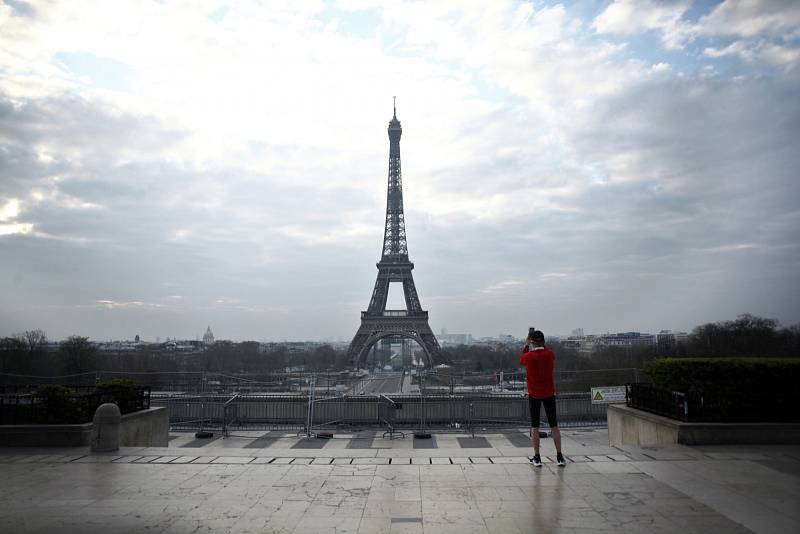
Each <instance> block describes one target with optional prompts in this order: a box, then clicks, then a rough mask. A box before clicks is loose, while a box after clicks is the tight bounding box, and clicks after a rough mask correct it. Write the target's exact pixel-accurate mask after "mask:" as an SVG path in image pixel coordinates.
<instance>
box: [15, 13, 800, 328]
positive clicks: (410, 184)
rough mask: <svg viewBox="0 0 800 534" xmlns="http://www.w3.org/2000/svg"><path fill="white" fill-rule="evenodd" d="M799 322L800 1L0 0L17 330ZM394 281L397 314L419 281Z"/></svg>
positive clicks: (689, 325) (663, 325)
mask: <svg viewBox="0 0 800 534" xmlns="http://www.w3.org/2000/svg"><path fill="white" fill-rule="evenodd" d="M393 95H397V106H398V118H399V119H400V120H401V121H402V125H403V139H402V142H401V153H402V162H403V179H404V196H405V208H406V221H407V231H408V241H409V254H410V256H411V259H412V261H414V262H415V264H416V269H415V271H414V275H415V281H416V284H417V289H418V290H419V293H420V298H421V301H422V305H423V307H424V308H425V309H427V310H428V311H429V312H430V322H431V327H432V328H433V329H434V331H436V332H439V331H440V329H441V328H447V329H448V331H449V332H453V333H458V332H470V333H472V334H473V335H475V336H486V335H497V334H500V333H513V334H519V335H522V334H523V333H524V332H525V331H526V329H527V327H528V326H529V325H536V326H538V327H540V328H542V329H544V330H545V332H546V333H569V332H570V330H572V329H573V328H576V327H583V328H584V330H586V331H587V332H598V333H599V332H607V331H609V332H616V331H629V330H639V331H657V330H659V329H667V328H669V329H684V330H685V329H690V328H692V327H693V326H695V325H697V324H700V323H704V322H709V321H718V320H726V319H732V318H734V317H735V316H736V315H738V314H741V313H746V312H747V313H753V314H757V315H761V316H766V317H772V318H776V319H778V320H780V321H781V323H783V324H785V325H789V324H794V323H797V322H798V321H800V249H799V248H798V247H799V246H800V242H799V241H798V237H797V236H798V230H800V185H798V180H800V176H799V175H798V174H800V173H799V172H798V169H800V142H798V141H799V140H800V98H799V96H800V3H798V2H794V1H792V0H788V1H785V2H781V1H771V0H761V1H756V0H751V1H731V0H726V1H725V2H722V3H711V2H709V3H707V2H699V1H695V2H691V1H688V0H687V1H678V2H662V1H652V2H649V1H646V0H637V1H635V2H634V1H631V0H617V1H614V2H611V3H601V2H594V1H583V0H578V1H576V2H573V3H551V2H541V1H533V2H529V1H507V0H492V1H491V2H473V3H469V2H464V1H462V0H453V1H442V2H439V1H437V2H403V1H395V0H375V1H372V0H339V1H331V2H313V1H305V0H304V1H302V2H251V1H247V0H242V1H235V2H223V1H217V0H205V1H200V0H187V1H168V0H167V1H161V2H156V1H145V0H142V1H127V0H115V1H113V2H108V1H106V0H99V1H96V2H92V1H89V0H82V1H80V2H44V1H43V2H33V1H30V2H29V1H22V0H4V1H0V295H1V296H0V335H9V334H13V333H16V332H20V331H23V330H27V329H33V328H42V329H44V330H45V331H46V332H47V334H48V336H49V337H50V338H51V339H60V338H62V337H64V336H67V335H71V334H81V335H87V336H90V337H92V338H94V339H99V340H102V339H111V338H114V339H124V338H128V339H130V338H133V336H134V335H136V334H139V335H141V336H142V338H144V339H150V340H154V339H155V338H156V337H161V338H162V339H163V338H165V337H166V336H170V337H180V338H195V337H196V336H198V335H202V333H203V331H204V330H205V328H206V326H207V325H211V327H212V329H213V330H214V333H215V334H216V336H217V337H218V338H225V339H233V340H242V339H255V340H280V339H290V340H291V339H323V338H334V339H335V338H342V339H345V340H348V339H350V338H351V337H352V335H353V334H354V333H355V330H356V328H357V326H358V323H359V312H360V310H363V309H365V308H366V306H367V304H368V301H369V297H370V294H371V291H372V287H373V284H374V282H375V275H376V273H377V271H376V269H375V262H376V261H377V260H378V259H379V256H380V252H381V242H382V238H383V226H382V223H383V217H384V212H385V206H386V173H387V168H388V148H389V146H388V137H387V134H386V127H387V123H388V121H389V119H391V113H392V96H393ZM395 289H396V288H393V290H392V294H391V295H390V300H392V301H393V302H394V301H396V300H397V299H398V294H399V293H400V291H395Z"/></svg>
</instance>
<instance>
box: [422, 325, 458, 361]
mask: <svg viewBox="0 0 800 534" xmlns="http://www.w3.org/2000/svg"><path fill="white" fill-rule="evenodd" d="M417 334H418V335H419V337H420V339H421V340H422V346H423V348H424V349H425V352H427V353H428V354H429V355H430V359H431V361H430V365H431V367H433V366H434V365H439V364H440V363H450V362H447V361H445V358H444V356H443V355H442V350H441V348H439V342H438V341H437V340H436V336H435V335H433V330H431V327H430V325H428V324H427V323H426V324H425V325H424V326H420V327H419V328H418V331H417Z"/></svg>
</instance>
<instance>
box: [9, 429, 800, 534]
mask: <svg viewBox="0 0 800 534" xmlns="http://www.w3.org/2000/svg"><path fill="white" fill-rule="evenodd" d="M563 440H564V452H565V454H566V456H567V458H568V464H567V466H566V467H558V466H557V465H555V463H554V461H553V460H554V458H553V456H554V451H553V449H552V447H553V444H552V440H550V439H543V440H542V454H543V460H544V465H543V466H542V467H540V468H537V467H533V466H532V465H531V464H530V463H529V461H528V456H529V455H530V454H531V449H530V444H529V439H528V438H527V436H526V435H525V434H524V429H519V430H515V431H513V432H505V433H489V434H486V433H483V434H476V435H475V436H472V435H470V434H435V435H434V436H433V438H432V439H431V440H417V439H414V438H413V437H412V436H410V435H408V436H406V437H404V438H403V437H396V438H395V439H388V437H387V438H383V437H382V436H381V433H380V432H360V433H356V434H335V435H334V437H333V439H326V440H325V439H315V438H306V437H304V436H302V435H301V436H298V435H297V434H294V433H289V432H286V433H284V432H276V431H271V432H263V431H262V432H237V433H235V434H234V435H230V436H226V437H224V438H223V437H219V436H217V435H215V436H214V438H211V439H205V440H198V439H195V438H194V435H193V434H188V433H187V434H175V433H173V434H171V435H170V443H169V447H164V448H154V447H150V448H130V447H127V448H126V447H123V448H121V449H120V450H119V451H117V452H113V453H103V454H100V453H91V452H90V451H89V449H88V448H68V449H21V448H20V449H8V448H6V449H0V473H2V478H0V484H2V487H3V491H2V493H1V494H0V532H3V533H8V534H16V533H67V532H68V533H72V532H75V533H115V532H130V533H152V534H156V533H190V532H191V533H197V532H209V533H211V532H214V533H217V532H219V533H223V532H224V533H241V534H244V533H305V532H308V533H315V534H322V533H353V534H356V533H360V534H380V533H422V532H425V533H457V534H469V533H491V534H500V533H514V534H523V533H560V534H567V533H569V534H578V533H609V534H610V533H619V532H625V533H667V532H676V533H698V534H713V533H725V534H728V533H745V532H759V533H765V534H766V533H782V532H785V533H796V532H800V507H798V503H800V447H797V446H698V447H686V446H675V447H664V448H636V447H625V448H620V447H611V446H609V445H608V433H607V431H606V430H605V429H584V430H581V429H574V430H565V431H563Z"/></svg>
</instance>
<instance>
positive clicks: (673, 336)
mask: <svg viewBox="0 0 800 534" xmlns="http://www.w3.org/2000/svg"><path fill="white" fill-rule="evenodd" d="M688 341H689V334H687V333H686V332H673V331H672V330H661V331H660V332H659V333H658V334H657V335H656V343H658V347H659V348H669V347H675V346H676V345H682V344H684V343H687V342H688Z"/></svg>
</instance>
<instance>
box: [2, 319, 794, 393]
mask: <svg viewBox="0 0 800 534" xmlns="http://www.w3.org/2000/svg"><path fill="white" fill-rule="evenodd" d="M550 345H551V348H552V349H553V350H554V351H555V352H556V354H557V358H556V370H557V371H561V372H571V371H587V370H597V369H616V368H642V367H643V366H644V365H645V364H646V363H647V362H648V361H650V360H652V359H654V358H657V357H663V356H682V357H709V356H710V357H719V356H756V357H759V356H777V357H797V356H798V355H800V324H798V325H793V326H790V327H782V326H781V325H780V324H779V323H778V321H776V320H774V319H766V318H762V317H756V316H753V315H749V314H745V315H740V316H739V317H737V318H736V319H735V320H732V321H722V322H716V323H707V324H703V325H700V326H698V327H696V328H694V330H692V332H691V334H690V335H689V336H688V339H687V340H686V342H685V343H679V344H675V345H668V346H659V345H648V346H633V347H619V346H601V347H598V348H596V349H595V350H594V351H593V352H592V353H590V354H586V353H582V352H581V351H579V350H577V349H575V348H572V347H568V346H565V345H564V344H562V343H559V342H558V341H554V342H552V343H550ZM46 347H47V336H46V334H45V332H43V331H42V330H30V331H26V332H22V333H20V334H16V335H13V336H8V337H3V338H0V380H3V381H5V382H6V383H8V382H9V380H10V378H9V376H10V375H34V376H55V375H75V374H80V373H92V372H96V371H112V372H130V373H133V372H151V373H200V372H221V373H231V374H238V375H246V376H251V377H259V376H268V375H270V374H271V373H274V372H275V371H279V370H282V369H284V368H287V367H303V368H305V369H307V370H310V371H317V372H322V371H339V370H344V369H347V368H349V366H350V362H349V361H347V358H346V351H343V350H335V349H333V348H332V347H331V346H329V345H322V346H320V347H317V348H315V349H311V350H307V351H302V352H295V351H292V352H290V351H289V350H287V348H286V347H281V346H277V347H274V348H272V349H271V350H269V351H267V352H262V351H261V349H260V345H259V343H257V342H255V341H245V342H242V343H233V342H229V341H220V342H217V343H215V344H213V345H211V346H210V347H208V348H207V349H206V350H205V351H203V352H201V353H197V354H174V353H166V352H162V351H160V350H158V349H156V348H153V347H148V348H145V349H143V350H140V351H135V352H117V353H100V352H98V350H97V347H96V346H95V345H94V344H93V343H92V342H91V341H90V340H89V338H87V337H84V336H70V337H69V338H67V339H66V340H64V341H62V342H61V343H60V344H59V346H58V350H56V351H48V350H46ZM519 349H520V347H517V346H506V347H505V348H499V349H491V348H488V347H481V346H461V347H458V348H455V349H446V350H444V352H445V357H446V358H449V359H450V361H452V362H453V369H452V372H455V373H475V372H477V373H491V372H495V371H499V370H507V371H512V370H516V369H517V368H518V362H519ZM15 381H16V382H19V380H15Z"/></svg>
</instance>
